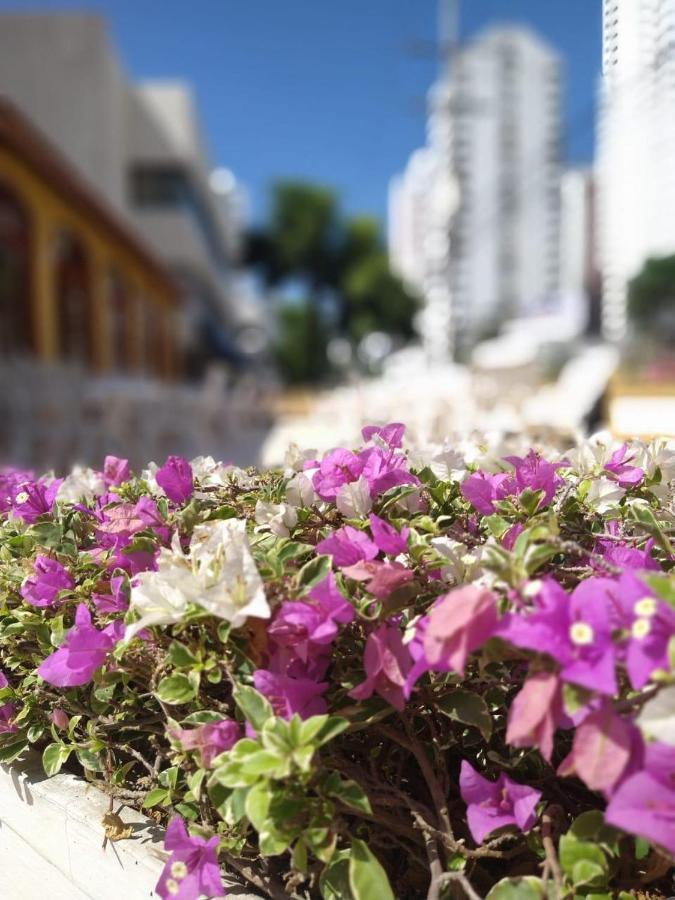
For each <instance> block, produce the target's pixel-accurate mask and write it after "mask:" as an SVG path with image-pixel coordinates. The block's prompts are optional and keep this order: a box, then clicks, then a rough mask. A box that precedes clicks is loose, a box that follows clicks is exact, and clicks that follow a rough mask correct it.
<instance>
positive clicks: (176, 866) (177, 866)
mask: <svg viewBox="0 0 675 900" xmlns="http://www.w3.org/2000/svg"><path fill="white" fill-rule="evenodd" d="M187 873H188V870H187V866H186V865H185V863H184V862H181V861H180V860H178V861H177V862H174V863H171V874H172V875H173V877H174V878H177V879H178V880H179V881H182V879H183V878H185V876H186V875H187Z"/></svg>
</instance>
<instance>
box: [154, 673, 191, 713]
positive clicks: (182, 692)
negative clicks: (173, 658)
mask: <svg viewBox="0 0 675 900" xmlns="http://www.w3.org/2000/svg"><path fill="white" fill-rule="evenodd" d="M156 693H157V696H158V697H159V699H160V700H161V701H162V702H163V703H168V704H170V705H179V704H181V703H189V702H190V700H194V698H195V696H196V691H195V687H194V684H193V683H192V682H191V681H190V679H189V678H188V676H187V675H183V674H182V673H181V672H175V673H174V674H173V675H168V676H167V677H166V678H162V680H161V681H160V683H159V685H158V687H157V691H156Z"/></svg>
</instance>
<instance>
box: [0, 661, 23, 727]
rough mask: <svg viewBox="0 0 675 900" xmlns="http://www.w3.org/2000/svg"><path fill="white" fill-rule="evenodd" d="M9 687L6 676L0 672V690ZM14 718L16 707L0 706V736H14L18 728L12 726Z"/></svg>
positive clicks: (12, 704) (7, 704)
mask: <svg viewBox="0 0 675 900" xmlns="http://www.w3.org/2000/svg"><path fill="white" fill-rule="evenodd" d="M6 687H9V681H7V676H6V675H5V673H4V672H3V671H2V670H0V688H6ZM15 716H16V706H15V705H14V703H2V704H0V734H14V732H15V731H18V730H19V728H18V726H17V725H15V724H14V718H15Z"/></svg>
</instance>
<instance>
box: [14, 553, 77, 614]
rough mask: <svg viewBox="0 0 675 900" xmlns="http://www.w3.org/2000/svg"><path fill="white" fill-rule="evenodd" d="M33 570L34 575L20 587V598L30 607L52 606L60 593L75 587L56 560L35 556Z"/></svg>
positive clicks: (70, 577)
mask: <svg viewBox="0 0 675 900" xmlns="http://www.w3.org/2000/svg"><path fill="white" fill-rule="evenodd" d="M33 568H34V574H33V575H29V576H28V578H26V580H25V581H24V583H23V584H22V585H21V596H22V597H23V599H24V600H25V601H26V603H30V604H31V606H38V607H45V606H53V605H54V604H55V603H56V602H57V599H58V595H59V593H60V591H69V590H72V589H73V588H74V587H75V581H74V579H73V577H72V575H71V574H70V572H69V571H68V570H67V569H66V568H65V566H63V565H61V563H60V562H58V560H56V559H51V558H50V557H48V556H37V557H36V558H35V563H34V566H33Z"/></svg>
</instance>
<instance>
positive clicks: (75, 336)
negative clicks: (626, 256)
mask: <svg viewBox="0 0 675 900" xmlns="http://www.w3.org/2000/svg"><path fill="white" fill-rule="evenodd" d="M55 280H56V308H57V315H58V322H59V350H60V354H61V357H62V358H63V359H64V360H66V361H67V362H74V363H79V364H80V365H83V366H88V365H90V364H91V363H92V362H93V352H92V351H93V348H92V340H91V338H92V316H91V272H90V267H89V262H88V260H87V256H86V253H85V250H84V248H83V246H82V244H81V243H80V242H79V240H78V239H77V238H76V237H75V236H74V235H72V234H71V233H69V232H65V231H64V232H61V233H60V234H59V236H58V239H57V246H56V271H55Z"/></svg>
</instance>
